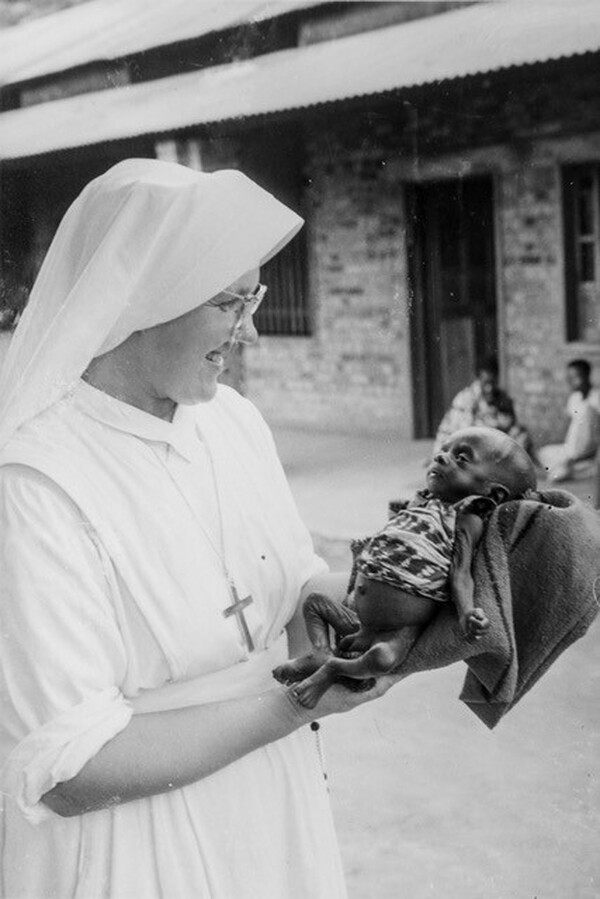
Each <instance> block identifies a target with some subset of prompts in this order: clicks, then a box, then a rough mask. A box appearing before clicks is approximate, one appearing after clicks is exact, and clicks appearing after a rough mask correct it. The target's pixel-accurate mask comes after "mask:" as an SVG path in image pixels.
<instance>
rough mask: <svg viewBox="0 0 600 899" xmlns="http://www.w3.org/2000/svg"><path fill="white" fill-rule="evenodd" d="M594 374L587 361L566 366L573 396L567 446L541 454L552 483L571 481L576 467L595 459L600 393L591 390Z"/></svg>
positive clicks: (551, 446)
mask: <svg viewBox="0 0 600 899" xmlns="http://www.w3.org/2000/svg"><path fill="white" fill-rule="evenodd" d="M591 373H592V367H591V365H590V363H589V362H588V361H587V359H573V361H572V362H569V364H568V365H567V384H568V385H569V388H570V390H571V393H570V394H569V399H568V400H567V407H566V413H567V415H568V417H569V425H568V428H567V433H566V435H565V439H564V443H552V444H549V445H548V446H543V447H541V448H540V451H539V458H540V462H541V464H542V466H543V467H544V468H545V469H546V471H547V472H548V479H549V480H550V481H566V480H568V479H569V478H572V477H573V476H574V474H575V466H576V463H577V462H584V461H586V460H591V459H593V458H594V457H595V455H596V453H597V451H598V447H599V446H600V390H598V388H597V387H592V382H591Z"/></svg>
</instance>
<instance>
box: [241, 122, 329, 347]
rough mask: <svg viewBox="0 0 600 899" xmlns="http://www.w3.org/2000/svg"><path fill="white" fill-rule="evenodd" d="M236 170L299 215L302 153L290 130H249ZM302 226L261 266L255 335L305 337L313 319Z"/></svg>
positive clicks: (292, 130) (301, 189)
mask: <svg viewBox="0 0 600 899" xmlns="http://www.w3.org/2000/svg"><path fill="white" fill-rule="evenodd" d="M241 146H242V158H241V160H240V161H241V165H240V168H241V169H242V171H244V172H245V173H246V174H247V175H249V176H250V177H251V178H253V179H254V180H255V181H256V182H257V183H258V184H260V185H261V186H262V187H264V188H266V190H269V191H270V192H271V193H272V194H274V195H275V196H276V197H277V198H278V199H279V200H281V201H282V202H283V203H286V205H288V206H289V207H290V208H291V209H293V210H294V211H295V212H297V213H298V214H299V215H302V206H303V203H302V199H303V197H302V194H303V174H302V164H303V157H302V151H301V146H302V144H301V138H300V135H299V132H298V131H297V130H296V129H294V128H290V127H288V128H282V129H281V130H280V131H278V130H277V128H276V127H275V126H273V127H272V128H269V129H264V130H260V131H258V130H257V131H255V132H250V133H249V134H248V135H247V136H244V140H243V142H242V145H241ZM305 232H306V228H302V229H301V231H300V232H299V233H298V234H297V235H296V236H295V237H294V239H293V240H292V241H291V242H290V243H289V244H288V245H287V246H286V247H284V249H283V250H282V251H281V252H280V253H278V254H277V255H276V256H275V257H274V259H271V260H270V262H267V264H266V265H264V266H263V267H262V268H261V272H260V279H261V281H263V282H264V283H265V284H267V285H268V287H269V293H268V294H267V298H266V300H265V302H264V303H263V304H262V306H261V307H260V309H259V310H258V312H257V313H256V316H255V321H256V327H257V328H258V331H259V333H260V334H269V335H279V336H285V337H298V336H304V337H307V336H310V334H311V332H312V322H311V315H310V308H309V302H308V291H307V246H306V233H305Z"/></svg>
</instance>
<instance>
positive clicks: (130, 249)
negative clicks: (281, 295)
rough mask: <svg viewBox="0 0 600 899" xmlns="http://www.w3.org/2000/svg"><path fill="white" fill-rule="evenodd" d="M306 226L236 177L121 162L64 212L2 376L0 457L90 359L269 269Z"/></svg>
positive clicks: (267, 195)
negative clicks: (0, 450)
mask: <svg viewBox="0 0 600 899" xmlns="http://www.w3.org/2000/svg"><path fill="white" fill-rule="evenodd" d="M301 226H302V219H301V218H300V217H299V216H298V215H296V213H294V212H292V210H291V209H288V208H287V206H284V205H283V203H280V202H279V200H277V199H275V197H273V196H272V195H271V194H270V193H268V192H267V191H265V190H263V189H262V188H261V187H259V186H258V185H257V184H255V183H254V182H253V181H251V180H250V179H249V178H247V177H246V176H245V175H243V174H242V173H241V172H238V171H234V170H223V171H219V172H215V173H213V174H205V173H199V172H194V171H192V170H191V169H188V168H185V167H184V166H180V165H176V164H174V163H167V162H160V161H157V160H149V159H128V160H125V161H124V162H120V163H118V164H117V165H115V166H113V167H112V168H111V169H109V170H108V171H107V172H106V173H105V174H103V175H101V176H100V177H99V178H96V179H95V180H94V181H92V182H91V183H90V184H88V185H87V187H86V188H85V189H84V190H83V191H82V193H81V194H80V195H79V197H77V199H76V200H75V201H74V203H73V204H72V205H71V206H70V207H69V209H68V211H67V213H66V215H65V217H64V218H63V220H62V222H61V224H60V226H59V228H58V231H57V232H56V235H55V237H54V240H53V241H52V244H51V246H50V249H49V250H48V253H47V255H46V258H45V260H44V263H43V265H42V267H41V270H40V273H39V275H38V278H37V280H36V282H35V285H34V287H33V290H32V292H31V297H30V299H29V303H28V304H27V307H26V309H25V311H24V313H23V316H22V317H21V321H20V322H19V325H18V327H17V329H16V331H15V334H14V336H13V338H12V340H11V343H10V347H9V350H8V353H7V356H6V360H5V363H4V366H3V368H2V372H1V373H0V447H2V446H4V445H5V444H6V442H7V441H8V440H9V439H10V437H11V435H12V434H13V433H14V432H15V431H16V430H17V428H19V427H20V426H21V425H22V424H23V423H24V422H26V421H27V420H29V419H30V418H33V416H34V415H37V414H38V413H39V412H41V411H42V410H43V409H45V408H47V407H48V406H50V405H51V404H52V403H54V402H56V400H58V399H60V397H61V396H63V395H64V394H65V393H66V392H67V391H68V389H69V388H70V386H71V385H72V384H74V383H75V382H76V381H77V379H78V378H79V377H80V376H81V374H82V373H83V372H84V371H85V369H86V368H87V366H88V365H89V363H90V361H91V360H92V359H93V358H94V357H95V356H100V355H102V354H103V353H106V352H108V351H109V350H111V349H113V348H114V347H115V346H117V345H118V344H120V343H122V342H123V341H124V340H125V339H126V338H127V337H129V335H130V334H132V333H133V332H134V331H140V330H143V329H144V328H149V327H152V326H154V325H158V324H161V323H162V322H165V321H170V320H171V319H173V318H177V317H178V316H180V315H183V314H184V313H186V312H189V311H190V310H191V309H194V308H195V307H196V306H199V305H201V304H202V303H205V302H206V301H207V300H209V299H210V298H211V297H213V296H215V295H216V294H217V293H219V291H220V290H222V289H223V288H225V287H227V286H228V285H229V284H231V283H232V282H233V281H235V280H236V279H237V278H239V277H240V276H241V275H243V274H245V273H246V272H247V271H249V270H250V269H251V268H254V267H255V266H258V265H260V264H261V263H264V262H266V261H267V260H268V259H270V258H271V257H272V256H274V255H275V254H276V253H277V252H278V251H279V250H280V249H281V247H282V246H284V245H285V244H286V243H287V242H288V241H289V240H290V239H291V238H292V237H293V236H294V234H296V232H297V231H298V230H299V229H300V227H301Z"/></svg>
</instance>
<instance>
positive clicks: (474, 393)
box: [432, 356, 535, 461]
mask: <svg viewBox="0 0 600 899" xmlns="http://www.w3.org/2000/svg"><path fill="white" fill-rule="evenodd" d="M498 373H499V370H498V360H497V359H496V357H495V356H490V357H489V358H488V359H486V360H485V361H484V362H483V363H482V364H481V365H480V366H479V369H478V371H477V377H476V379H475V380H474V381H473V382H472V384H469V386H468V387H465V388H464V389H463V390H461V391H460V392H459V393H457V394H456V396H455V397H454V399H453V400H452V404H451V406H450V408H449V409H448V411H447V412H446V413H445V415H444V417H443V418H442V420H441V422H440V425H439V427H438V429H437V433H436V435H435V440H434V444H433V453H432V455H435V454H436V453H437V452H439V450H440V448H441V446H442V445H443V444H444V443H445V442H446V441H447V440H448V439H449V438H450V437H451V436H452V435H453V434H455V433H456V431H462V430H463V429H464V428H471V427H487V428H497V429H498V430H499V431H503V432H504V433H505V434H508V436H509V437H512V439H513V440H515V441H516V442H517V443H518V444H519V446H521V447H523V449H524V450H525V452H527V453H529V455H530V456H531V458H532V459H533V460H534V461H535V450H534V447H533V442H532V439H531V436H530V434H529V432H528V431H527V429H526V428H524V427H523V426H522V425H521V424H520V423H519V422H518V421H517V416H516V413H515V407H514V403H513V401H512V399H511V398H510V396H509V395H508V393H506V391H505V390H502V389H501V387H500V386H499V384H498Z"/></svg>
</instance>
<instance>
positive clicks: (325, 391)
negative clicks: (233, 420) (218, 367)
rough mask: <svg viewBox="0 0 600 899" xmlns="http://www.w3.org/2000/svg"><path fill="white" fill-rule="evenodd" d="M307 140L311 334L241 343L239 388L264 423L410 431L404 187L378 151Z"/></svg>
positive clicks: (329, 139) (328, 138)
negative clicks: (242, 374) (242, 364)
mask: <svg viewBox="0 0 600 899" xmlns="http://www.w3.org/2000/svg"><path fill="white" fill-rule="evenodd" d="M334 142H335V138H334V137H333V135H331V134H329V135H325V136H323V135H321V136H320V137H318V136H313V138H312V139H311V140H310V141H309V146H308V163H307V170H309V171H310V175H311V182H312V183H311V185H310V189H309V190H308V191H307V199H308V206H307V228H308V229H309V234H308V237H309V248H310V250H309V285H308V289H309V292H310V300H311V304H312V308H313V310H314V334H313V336H312V337H311V338H291V337H280V338H274V337H263V338H261V340H260V343H259V345H258V346H256V347H252V348H249V349H246V351H245V363H246V391H247V394H248V395H249V396H250V397H251V398H252V399H253V400H255V401H256V403H257V404H258V405H259V406H260V408H261V409H263V411H264V412H265V414H266V415H267V417H269V419H270V420H271V421H277V422H289V423H292V424H293V423H303V424H304V423H309V424H313V425H315V426H317V427H321V428H336V429H354V428H359V429H361V430H368V429H376V430H387V429H391V428H394V429H399V430H400V431H402V432H403V433H404V434H405V435H406V436H407V437H408V436H411V435H412V409H411V401H410V359H409V333H408V323H407V303H408V299H407V291H408V285H407V276H406V252H405V246H404V240H405V226H404V203H403V186H402V184H401V183H399V182H398V181H397V180H395V179H390V178H389V177H388V175H387V172H386V165H385V160H382V159H381V158H380V156H379V155H378V154H377V153H374V152H373V153H369V152H362V153H356V152H355V151H354V150H353V149H352V148H351V146H349V145H347V144H345V143H336V146H335V149H333V146H332V145H333V143H334Z"/></svg>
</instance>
